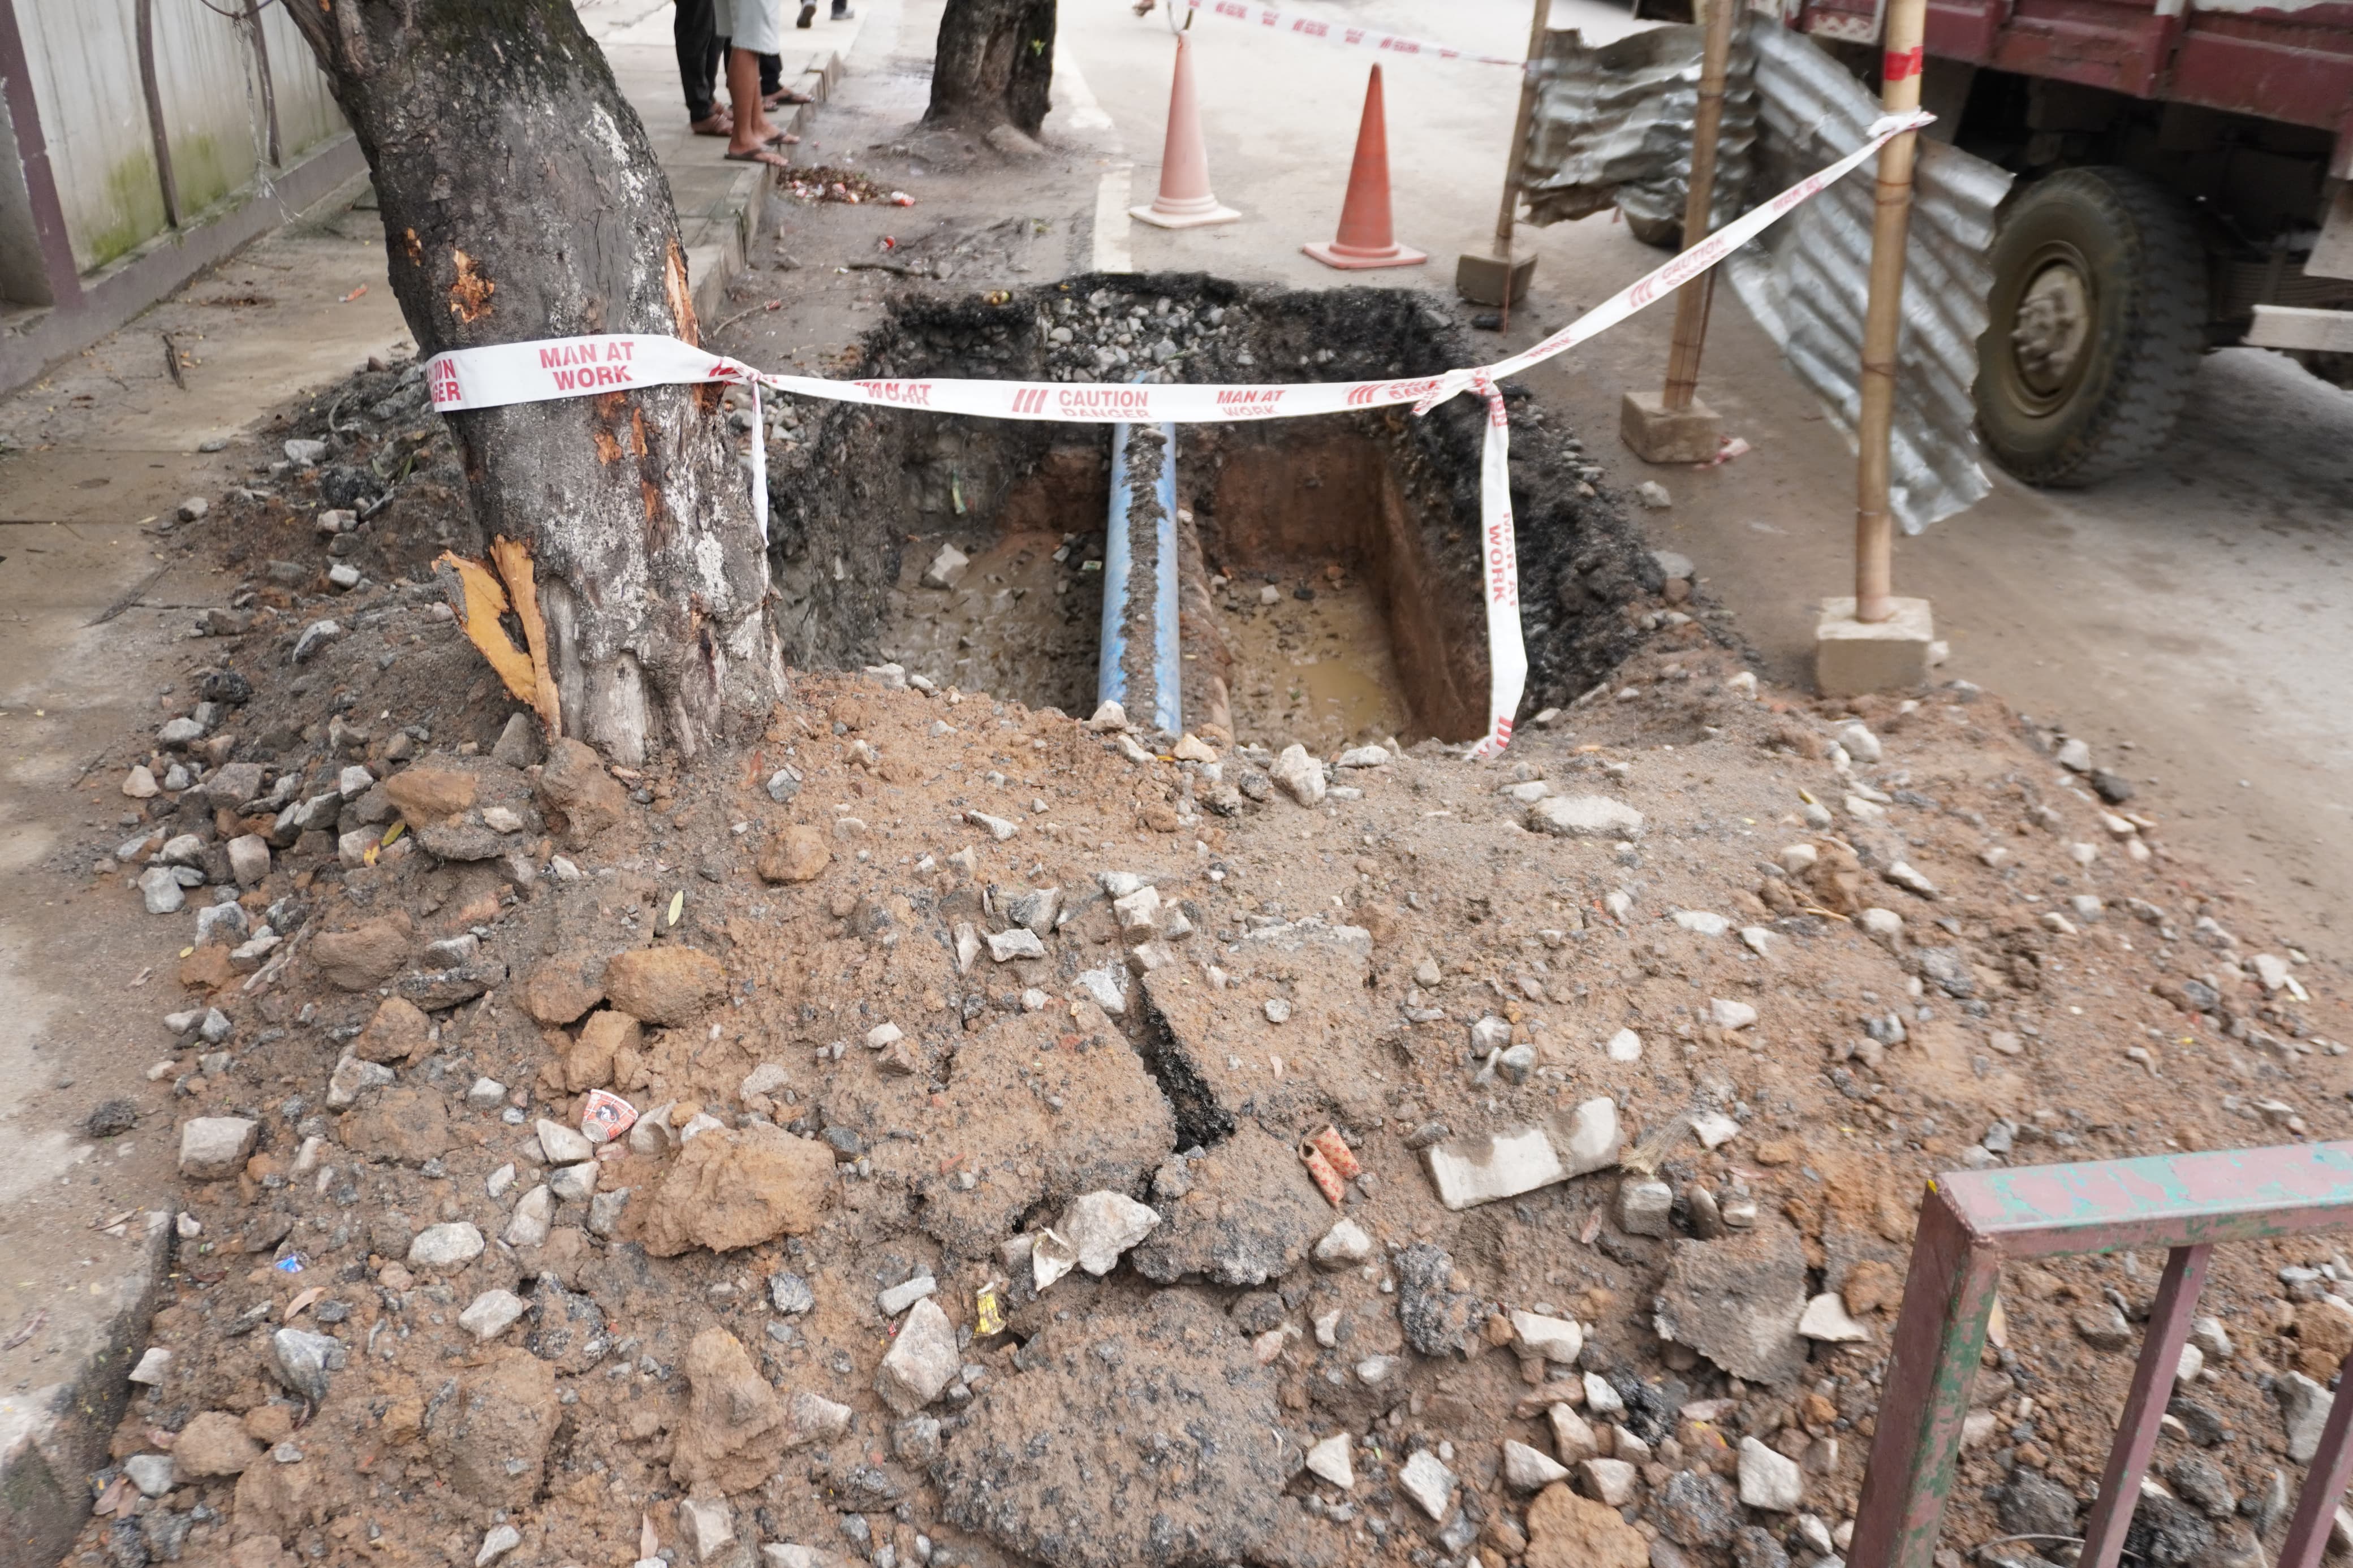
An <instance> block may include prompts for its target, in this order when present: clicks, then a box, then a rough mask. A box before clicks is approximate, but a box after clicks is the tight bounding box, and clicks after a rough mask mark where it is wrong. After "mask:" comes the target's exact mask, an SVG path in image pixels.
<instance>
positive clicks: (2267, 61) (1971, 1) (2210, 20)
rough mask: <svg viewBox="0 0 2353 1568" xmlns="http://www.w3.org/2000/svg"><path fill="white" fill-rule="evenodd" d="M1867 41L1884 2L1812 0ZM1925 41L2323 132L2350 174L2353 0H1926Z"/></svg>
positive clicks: (1846, 31) (1829, 22)
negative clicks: (2324, 0)
mask: <svg viewBox="0 0 2353 1568" xmlns="http://www.w3.org/2000/svg"><path fill="white" fill-rule="evenodd" d="M1798 26H1799V27H1800V28H1802V29H1803V30H1804V31H1806V32H1809V33H1812V34H1815V35H1817V36H1820V37H1824V38H1830V39H1843V40H1848V41H1852V42H1857V43H1868V42H1872V41H1874V40H1876V39H1877V37H1878V36H1879V13H1878V8H1877V7H1876V6H1875V5H1869V4H1859V3H1858V0H1808V3H1807V4H1806V5H1804V7H1803V10H1802V12H1801V13H1800V16H1799V20H1798ZM1927 50H1928V53H1929V54H1930V55H1931V56H1934V57H1936V58H1941V59H1949V60H1957V61H1962V62H1966V63H1967V64H1969V65H1974V66H1985V67H1989V68H1993V69H1996V70H2005V71H2015V72H2017V73H2018V74H2020V75H2021V76H2030V77H2040V78H2043V79H2050V80H2056V81H2066V82H2073V83H2075V84H2076V85H2078V86H2081V87H2090V88H2100V89H2105V90H2107V91H2111V92H2120V93H2124V94H2126V95H2128V96H2130V97H2133V98H2139V99H2149V100H2163V101H2167V102H2176V103H2187V104H2194V105H2196V106H2198V107H2200V108H2203V109H2214V110H2223V111H2224V112H2227V113H2234V114H2247V115H2253V116H2255V117H2257V118H2259V119H2263V120H2274V121H2284V122H2285V123H2288V124H2291V125H2305V126H2310V127H2312V128H2313V129H2315V130H2319V131H2326V132H2329V134H2330V135H2331V136H2332V137H2333V138H2334V149H2333V152H2332V154H2331V156H2330V158H2329V169H2328V173H2329V174H2331V175H2332V176H2333V177H2335V178H2337V179H2344V178H2347V177H2348V176H2353V5H2346V4H2334V3H2331V4H2320V5H2246V4H2237V3H2226V4H2224V5H2212V6H2200V5H2194V4H2185V0H1928V31H1927Z"/></svg>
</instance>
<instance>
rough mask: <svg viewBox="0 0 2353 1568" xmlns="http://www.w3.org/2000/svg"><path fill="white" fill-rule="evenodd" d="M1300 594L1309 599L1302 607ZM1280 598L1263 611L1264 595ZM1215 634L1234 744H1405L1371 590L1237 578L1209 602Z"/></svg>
mask: <svg viewBox="0 0 2353 1568" xmlns="http://www.w3.org/2000/svg"><path fill="white" fill-rule="evenodd" d="M1301 586H1305V587H1307V589H1308V591H1309V592H1310V593H1312V594H1313V595H1314V597H1313V598H1310V599H1301V598H1299V597H1297V596H1296V590H1297V589H1298V588H1299V587H1301ZM1268 587H1272V588H1274V589H1275V590H1276V592H1277V593H1278V594H1279V595H1280V597H1279V598H1278V599H1277V600H1276V601H1275V602H1274V603H1273V604H1271V605H1270V604H1267V603H1265V602H1264V590H1265V589H1266V588H1268ZM1218 606H1219V610H1218V615H1219V630H1220V631H1222V632H1223V633H1224V634H1225V637H1226V642H1227V645H1228V646H1229V647H1231V648H1232V649H1233V651H1234V679H1233V684H1232V687H1231V689H1230V691H1229V696H1230V700H1231V702H1232V705H1233V714H1234V731H1235V735H1236V738H1237V739H1239V740H1242V741H1246V742H1260V743H1261V744H1264V745H1268V746H1273V747H1278V748H1280V747H1282V746H1285V745H1288V744H1290V743H1291V742H1293V741H1297V742H1300V743H1301V744H1302V745H1304V746H1305V747H1306V748H1307V749H1308V750H1309V751H1311V752H1315V753H1317V754H1318V755H1329V754H1330V753H1331V752H1335V751H1338V750H1339V749H1341V748H1342V747H1344V746H1346V745H1349V744H1352V743H1354V742H1359V741H1369V740H1387V739H1388V738H1390V737H1391V736H1397V737H1400V738H1403V739H1405V740H1407V741H1411V740H1413V739H1415V736H1414V735H1413V734H1412V733H1411V731H1412V730H1413V720H1412V715H1411V713H1410V712H1409V710H1408V709H1407V707H1406V702H1405V697H1404V692H1403V686H1402V684H1401V683H1400V682H1399V680H1398V670H1397V662H1396V658H1395V654H1394V652H1393V650H1392V647H1391V644H1390V641H1389V632H1388V618H1387V616H1385V615H1384V614H1383V613H1382V609H1381V605H1380V603H1379V601H1378V599H1377V597H1376V595H1374V592H1373V587H1372V584H1370V583H1368V582H1366V581H1365V580H1364V579H1363V578H1362V577H1359V576H1356V575H1355V574H1347V575H1344V576H1342V577H1340V578H1339V579H1338V580H1337V581H1335V580H1334V579H1332V578H1331V577H1330V576H1329V575H1328V574H1324V573H1318V574H1315V576H1314V581H1313V582H1312V583H1309V584H1302V582H1301V580H1300V578H1299V577H1297V576H1295V575H1293V576H1288V577H1285V576H1272V577H1268V576H1261V574H1256V573H1245V574H1242V576H1241V577H1240V578H1239V579H1238V580H1236V581H1234V582H1231V583H1229V584H1227V586H1226V589H1225V592H1224V593H1223V594H1221V595H1219V596H1218Z"/></svg>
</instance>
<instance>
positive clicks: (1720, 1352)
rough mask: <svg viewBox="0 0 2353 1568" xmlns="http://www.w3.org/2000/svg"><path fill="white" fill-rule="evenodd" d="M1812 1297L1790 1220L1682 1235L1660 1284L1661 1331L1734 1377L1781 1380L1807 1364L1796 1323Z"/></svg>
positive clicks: (1768, 1381) (1770, 1381) (1801, 1249)
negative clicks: (1705, 1236) (1706, 1235)
mask: <svg viewBox="0 0 2353 1568" xmlns="http://www.w3.org/2000/svg"><path fill="white" fill-rule="evenodd" d="M1807 1299H1808V1298H1807V1294H1806V1254H1805V1248H1804V1247H1802V1246H1801V1245H1800V1244H1799V1240H1798V1235H1797V1232H1795V1231H1794V1230H1792V1229H1790V1228H1789V1227H1788V1226H1786V1225H1781V1224H1766V1225H1759V1226H1757V1228H1756V1229H1754V1230H1749V1231H1733V1232H1730V1233H1728V1234H1726V1235H1725V1237H1722V1238H1720V1239H1718V1240H1715V1241H1693V1240H1689V1239H1682V1240H1678V1241H1677V1242H1676V1243H1675V1244H1674V1252H1673V1255H1672V1257H1671V1258H1669V1259H1668V1262H1667V1272H1666V1277H1665V1278H1664V1279H1662V1280H1661V1281H1660V1284H1659V1293H1658V1313H1657V1320H1656V1321H1657V1327H1658V1331H1659V1337H1660V1338H1661V1339H1662V1340H1672V1341H1673V1342H1675V1343H1677V1344H1681V1345H1688V1346H1690V1347H1691V1348H1692V1349H1693V1350H1695V1351H1697V1352H1699V1353H1700V1354H1702V1355H1704V1356H1705V1357H1707V1359H1708V1360H1710V1361H1712V1362H1714V1363H1715V1364H1716V1365H1718V1366H1720V1367H1722V1368H1723V1369H1724V1370H1725V1371H1726V1372H1728V1373H1732V1374H1733V1375H1734V1376H1735V1377H1739V1378H1746V1380H1747V1381H1749V1382H1751V1383H1763V1384H1774V1385H1777V1386H1778V1385H1779V1384H1786V1383H1788V1382H1789V1381H1790V1380H1791V1379H1793V1378H1795V1377H1796V1376H1797V1375H1798V1374H1799V1373H1800V1372H1802V1371H1804V1370H1805V1366H1806V1342H1805V1340H1804V1339H1803V1337H1801V1336H1800V1335H1799V1332H1798V1321H1799V1317H1800V1316H1801V1315H1802V1314H1803V1313H1804V1311H1805V1310H1806V1302H1807Z"/></svg>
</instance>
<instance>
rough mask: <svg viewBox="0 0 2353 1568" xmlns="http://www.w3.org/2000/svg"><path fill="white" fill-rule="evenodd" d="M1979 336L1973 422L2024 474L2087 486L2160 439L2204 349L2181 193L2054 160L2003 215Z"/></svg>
mask: <svg viewBox="0 0 2353 1568" xmlns="http://www.w3.org/2000/svg"><path fill="white" fill-rule="evenodd" d="M1992 265H1993V292H1992V294H1991V297H1990V298H1989V300H1988V301H1987V311H1986V330H1985V335H1984V336H1983V337H1981V338H1979V339H1978V379H1977V389H1976V390H1977V406H1978V433H1979V434H1980V435H1981V436H1983V437H1984V438H1985V443H1986V445H1987V447H1989V448H1990V449H1991V450H1992V452H1993V455H1994V458H1995V460H1996V461H1998V462H2000V464H2001V466H2002V467H2003V468H2007V469H2009V470H2010V472H2011V473H2013V474H2015V475H2017V476H2018V477H2019V478H2020V479H2024V480H2025V481H2026V482H2027V483H2029V484H2034V485H2062V486H2068V485H2088V484H2094V483H2096V482H2097V481H2099V480H2101V479H2107V478H2109V477H2110V476H2112V475H2115V474H2118V473H2122V472H2124V471H2126V469H2129V468H2134V467H2136V466H2137V465H2139V464H2141V463H2143V462H2146V461H2147V459H2148V458H2150V457H2152V456H2154V455H2155V453H2156V452H2157V450H2158V447H2160V446H2161V445H2163V443H2164V441H2165V438H2166V435H2167V433H2168V431H2170V430H2171V429H2172V427H2173V422H2174V419H2175V417H2176V416H2178V415H2179V413H2180V412H2181V405H2182V400H2183V399H2184V398H2185V397H2187V396H2188V395H2189V380H2190V377H2191V375H2192V374H2195V372H2196V370H2197V368H2198V360H2199V356H2200V354H2201V353H2203V352H2204V346H2205V336H2204V333H2205V323H2206V314H2207V311H2206V263H2205V251H2204V247H2202V246H2201V245H2200V241H2199V237H2198V230H2197V227H2196V225H2195V223H2194V222H2193V221H2192V219H2191V216H2190V212H2189V205H2188V204H2186V203H2185V202H2183V201H2182V200H2181V199H2180V198H2179V197H2178V196H2176V195H2174V194H2173V193H2172V192H2170V191H2168V190H2167V189H2166V188H2165V187H2164V186H2162V185H2159V184H2157V183H2156V182H2155V181H2153V180H2150V179H2147V178H2146V177H2145V176H2143V175H2140V174H2135V173H2133V172H2132V171H2131V170H2128V169H2067V170H2063V171H2062V172H2061V173H2059V174H2052V175H2051V176H2049V177H2048V178H2047V179H2044V180H2042V181H2041V182H2039V183H2037V184H2034V185H2032V186H2031V187H2029V188H2028V189H2027V191H2026V192H2025V193H2024V194H2023V195H2021V196H2020V197H2019V198H2018V200H2017V201H2016V202H2015V203H2014V204H2013V205H2011V207H2010V210H2009V211H2008V212H2007V213H2005V214H2004V215H2003V216H2002V219H2001V228H2000V233H1998V234H1997V235H1996V236H1995V237H1994V243H1993V256H1992Z"/></svg>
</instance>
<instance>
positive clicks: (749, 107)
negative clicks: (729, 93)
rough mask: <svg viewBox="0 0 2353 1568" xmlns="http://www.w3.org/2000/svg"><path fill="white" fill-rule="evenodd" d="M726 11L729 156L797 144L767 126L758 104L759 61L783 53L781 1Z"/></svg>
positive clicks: (746, 2)
mask: <svg viewBox="0 0 2353 1568" xmlns="http://www.w3.org/2000/svg"><path fill="white" fill-rule="evenodd" d="M730 8H731V10H732V11H733V15H734V22H735V31H734V35H733V39H732V40H731V41H732V42H733V46H734V47H733V53H731V54H730V55H729V56H728V59H727V81H728V86H729V87H730V89H732V90H733V95H734V100H735V136H734V138H733V142H731V143H730V145H729V148H728V151H729V153H731V154H734V155H740V154H741V153H744V152H745V151H747V150H748V149H750V148H753V147H764V146H768V145H771V144H773V143H776V142H797V141H799V140H800V138H799V137H797V136H790V135H786V133H785V132H781V131H779V130H777V129H776V126H774V125H772V124H770V123H769V121H768V117H767V114H766V113H765V110H763V108H762V107H761V102H760V57H761V56H762V55H776V54H782V53H783V52H784V47H785V36H784V16H783V9H784V0H730ZM747 115H748V116H749V119H748V120H747V119H746V116H747Z"/></svg>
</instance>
